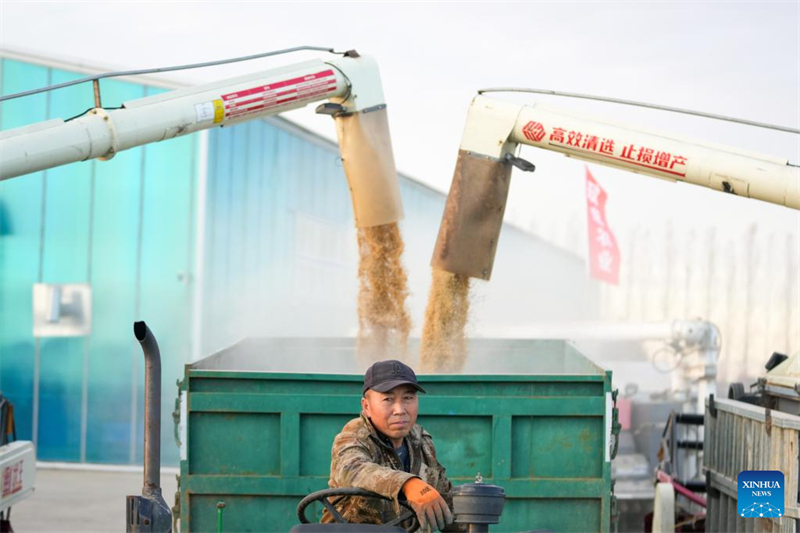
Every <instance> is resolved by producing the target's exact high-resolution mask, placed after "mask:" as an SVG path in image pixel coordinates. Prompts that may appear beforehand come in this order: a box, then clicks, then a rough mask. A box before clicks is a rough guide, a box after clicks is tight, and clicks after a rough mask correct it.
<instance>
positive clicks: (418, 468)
mask: <svg viewBox="0 0 800 533" xmlns="http://www.w3.org/2000/svg"><path fill="white" fill-rule="evenodd" d="M362 392H363V397H362V398H361V409H362V411H361V416H360V417H359V418H356V419H354V420H351V421H350V422H348V423H347V424H346V425H345V426H344V428H343V429H342V432H341V433H339V434H338V435H337V436H336V438H335V439H334V441H333V448H332V449H331V478H330V481H328V486H329V487H330V488H339V487H358V488H361V489H365V490H370V491H372V492H377V493H378V494H381V495H383V496H386V497H388V498H391V499H392V501H391V502H389V501H386V500H380V499H377V498H361V497H348V498H342V499H337V498H334V499H332V501H331V503H333V504H334V505H335V506H336V508H337V510H338V511H339V513H340V514H341V515H342V516H343V517H344V518H345V519H346V520H347V521H348V522H353V523H365V524H383V523H386V522H388V521H391V520H393V519H395V518H397V516H399V515H400V512H401V507H400V503H399V502H400V501H401V500H406V501H407V502H408V503H409V504H410V505H411V507H412V508H413V509H414V511H415V512H416V514H417V518H418V519H419V521H420V525H421V527H422V528H423V529H425V528H426V527H430V528H431V529H432V530H435V529H440V530H443V529H445V527H447V526H448V525H449V524H451V523H452V522H453V515H452V507H453V502H452V499H451V496H450V491H451V490H452V488H453V485H452V484H451V483H450V480H448V479H447V476H446V475H445V469H444V467H443V466H442V465H440V464H439V462H438V461H437V460H436V450H435V449H434V447H433V439H432V438H431V436H430V434H429V433H428V432H427V431H425V430H424V429H422V427H420V426H418V425H416V424H415V422H416V420H417V413H418V411H419V399H418V397H417V393H418V392H421V393H424V392H425V390H424V389H423V388H422V387H420V386H419V383H417V376H416V374H414V371H413V370H411V368H409V367H408V366H406V365H404V364H403V363H401V362H400V361H381V362H378V363H375V364H374V365H372V366H371V367H369V369H367V372H366V374H364V387H363V389H362ZM322 522H324V523H328V522H333V517H332V516H331V515H330V513H328V511H327V510H326V511H325V512H324V514H323V516H322Z"/></svg>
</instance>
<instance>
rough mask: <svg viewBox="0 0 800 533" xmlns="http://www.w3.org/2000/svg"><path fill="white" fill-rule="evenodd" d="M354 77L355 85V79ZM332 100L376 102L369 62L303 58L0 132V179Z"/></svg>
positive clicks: (362, 105) (353, 105) (352, 106)
mask: <svg viewBox="0 0 800 533" xmlns="http://www.w3.org/2000/svg"><path fill="white" fill-rule="evenodd" d="M356 83H358V86H357V87H356V86H355V84H356ZM324 99H333V100H334V101H336V102H339V103H341V105H343V106H344V108H345V110H346V111H348V112H355V111H363V110H364V109H368V108H369V107H372V106H376V105H380V104H383V103H384V102H383V93H382V91H381V86H380V78H379V76H378V73H377V66H376V64H375V62H374V61H373V60H372V59H371V58H368V57H344V58H341V59H337V60H335V61H331V62H327V63H326V62H322V61H320V60H313V61H307V62H304V63H299V64H297V65H292V66H289V67H283V68H278V69H273V70H269V71H265V72H259V73H256V74H250V75H247V76H240V77H237V78H232V79H229V80H225V81H222V82H216V83H211V84H206V85H202V86H199V87H192V88H187V89H179V90H176V91H171V92H168V93H164V94H159V95H156V96H152V97H148V98H142V99H139V100H134V101H131V102H125V103H124V104H123V107H122V109H115V110H110V111H106V110H103V109H94V110H92V111H90V112H89V113H87V114H86V115H84V116H82V117H79V118H76V119H74V120H70V121H69V122H64V121H63V120H62V119H55V120H50V121H47V122H43V123H39V124H34V125H32V126H26V127H23V128H16V129H13V130H9V131H5V132H2V133H0V180H3V179H8V178H13V177H15V176H20V175H23V174H28V173H31V172H36V171H39V170H44V169H47V168H52V167H55V166H60V165H65V164H68V163H73V162H77V161H86V160H88V159H94V158H101V159H108V158H111V157H113V156H114V154H115V153H117V152H120V151H122V150H127V149H128V148H133V147H136V146H141V145H144V144H147V143H152V142H157V141H162V140H164V139H171V138H173V137H177V136H180V135H186V134H189V133H194V132H196V131H200V130H205V129H209V128H212V127H216V126H233V125H235V124H239V123H242V122H245V121H248V120H252V119H256V118H262V117H265V116H269V115H275V114H278V113H283V112H285V111H289V110H292V109H297V108H300V107H303V106H305V105H307V104H309V103H312V102H316V101H319V100H324Z"/></svg>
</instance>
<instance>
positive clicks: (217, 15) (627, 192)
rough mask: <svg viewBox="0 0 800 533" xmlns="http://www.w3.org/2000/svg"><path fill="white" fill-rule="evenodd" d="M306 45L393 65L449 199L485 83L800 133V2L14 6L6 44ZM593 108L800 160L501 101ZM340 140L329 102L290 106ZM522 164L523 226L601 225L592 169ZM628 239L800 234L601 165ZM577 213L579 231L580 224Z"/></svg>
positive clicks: (394, 86) (385, 71) (389, 72)
mask: <svg viewBox="0 0 800 533" xmlns="http://www.w3.org/2000/svg"><path fill="white" fill-rule="evenodd" d="M298 45H315V46H325V47H332V48H335V49H337V50H346V49H351V48H354V49H356V50H358V51H359V52H360V53H362V54H369V55H372V56H374V57H375V58H376V60H377V61H378V63H379V66H380V69H381V75H382V79H383V84H384V92H385V95H386V101H387V104H388V109H389V117H390V127H391V132H392V138H393V144H394V150H395V159H396V162H397V166H398V169H399V170H400V171H402V172H404V173H407V174H409V175H410V176H412V177H414V178H416V179H418V180H420V181H422V182H424V183H427V184H429V185H430V186H432V187H434V188H436V189H438V190H441V191H447V189H448V188H449V183H450V180H451V178H452V173H453V167H454V164H455V159H456V154H457V149H458V145H459V142H460V139H461V133H462V130H463V126H464V122H465V119H466V111H467V109H468V106H469V103H470V101H471V99H472V97H473V96H474V95H475V93H476V90H477V89H479V88H484V87H496V86H515V87H534V88H541V89H554V90H561V91H570V92H578V93H588V94H596V95H601V96H608V97H614V98H624V99H631V100H637V101H643V102H648V103H656V104H662V105H667V106H674V107H682V108H688V109H695V110H700V111H705V112H709V113H716V114H721V115H729V116H735V117H741V118H746V119H751V120H756V121H762V122H767V123H774V124H781V125H785V126H790V127H794V128H798V127H800V96H799V95H800V2H797V1H793V2H671V3H666V2H528V3H522V2H518V3H504V2H492V3H488V2H476V3H410V2H403V3H393V2H369V3H344V2H324V3H314V2H309V3H305V2H292V3H267V2H234V1H229V2H224V3H222V2H163V1H162V2H114V1H105V2H33V1H27V2H11V1H5V0H4V1H2V2H0V48H2V49H4V50H17V51H25V52H33V53H37V54H40V55H44V56H47V57H52V58H55V59H60V60H65V61H73V62H79V63H83V64H86V65H92V66H100V67H107V68H109V69H137V68H150V67H160V66H167V65H177V64H186V63H193V62H202V61H210V60H216V59H222V58H228V57H237V56H242V55H249V54H254V53H259V52H264V51H269V50H276V49H281V48H287V47H292V46H298ZM311 57H323V58H325V57H326V56H325V55H324V54H318V53H298V54H293V55H291V56H284V57H281V58H279V59H262V60H257V61H254V62H246V63H239V64H236V65H229V66H222V67H214V68H207V69H202V70H196V71H185V72H176V73H169V74H167V75H164V77H165V78H167V79H170V80H174V81H178V82H181V83H203V82H210V81H217V80H220V79H224V78H227V77H232V76H236V75H240V74H245V73H249V72H253V71H254V70H261V69H269V68H272V67H274V66H278V65H283V64H287V63H292V62H297V61H302V60H305V59H309V58H311ZM496 97H497V98H503V99H508V100H514V101H519V102H543V103H547V104H549V105H553V106H556V107H560V108H563V109H568V110H581V111H586V112H589V113H591V114H594V115H597V116H600V117H608V118H613V119H614V120H615V121H618V122H627V123H631V124H635V125H641V126H645V127H647V128H650V129H654V130H659V131H664V132H672V133H677V134H679V135H682V136H684V137H689V138H696V139H703V140H708V141H714V142H719V143H723V144H726V145H730V146H735V147H739V148H745V149H748V150H752V151H755V152H761V153H766V154H771V155H777V156H782V157H785V158H787V159H788V160H789V161H790V162H791V163H794V164H799V163H800V142H798V141H799V138H798V136H797V135H794V134H787V133H779V132H774V131H769V130H762V129H756V128H752V127H746V126H741V125H735V124H730V123H724V122H718V121H711V120H707V119H700V118H695V117H687V116H682V115H675V114H669V113H664V112H656V111H650V110H643V109H637V108H629V107H621V106H616V105H611V104H603V103H596V102H586V101H582V100H572V99H564V98H556V97H545V96H538V95H496ZM287 116H288V118H290V119H291V120H294V121H296V122H298V123H300V124H302V125H303V126H306V127H308V128H309V129H311V130H313V131H315V132H318V133H319V134H321V135H323V136H325V137H328V138H331V139H335V131H334V127H333V121H331V120H330V119H328V118H327V117H321V116H317V115H315V114H314V113H313V109H311V108H309V109H302V110H297V111H292V112H290V113H288V114H287ZM522 156H523V157H524V158H526V159H528V160H530V161H532V162H534V163H535V164H536V165H537V170H536V172H535V173H533V174H523V173H521V172H518V171H515V172H514V175H513V178H512V188H511V193H510V199H509V203H508V208H507V211H506V213H507V214H506V218H507V220H510V221H512V222H514V223H516V224H518V225H520V226H523V227H525V228H529V229H532V230H533V231H535V232H537V233H540V234H542V235H545V236H546V235H548V234H554V233H557V232H558V229H559V228H560V227H561V226H564V225H566V224H568V223H572V224H573V225H574V224H576V223H577V224H584V222H583V220H584V218H582V217H585V215H584V212H585V203H584V202H585V199H584V196H583V185H584V182H583V179H584V177H583V176H584V170H583V168H584V163H582V162H579V161H574V160H570V159H567V158H565V157H563V156H561V155H558V154H554V153H547V152H544V151H541V150H538V149H533V148H527V147H526V148H523V150H522ZM592 172H593V174H594V176H595V178H596V179H597V180H598V181H599V182H600V183H601V184H602V186H603V187H605V188H606V190H607V191H608V194H609V201H608V207H607V209H608V219H609V224H610V225H611V227H612V229H616V230H617V231H618V232H626V231H628V230H629V229H630V228H632V227H636V226H637V225H641V224H645V223H646V224H655V225H658V224H662V223H663V222H665V221H667V220H671V221H672V223H673V224H675V226H676V228H677V229H678V230H680V229H682V228H683V229H686V228H706V227H709V226H715V227H719V228H720V229H721V231H722V232H723V234H724V232H730V233H731V234H732V235H735V234H738V233H740V232H742V231H743V229H744V228H746V227H747V226H748V225H750V224H753V223H757V224H759V225H760V226H761V227H762V228H764V229H765V230H767V231H781V232H783V231H787V232H795V233H797V232H800V215H798V212H797V211H792V210H789V209H786V208H783V207H779V206H773V205H770V204H765V203H762V202H757V201H751V200H746V199H742V198H737V197H732V196H730V195H723V194H720V193H717V192H714V191H709V190H705V189H702V188H700V187H696V186H691V185H685V184H678V185H676V184H673V183H670V182H665V181H661V180H657V179H653V178H647V177H642V176H638V175H634V174H630V173H627V172H624V171H620V170H614V169H610V168H607V167H599V166H593V167H592ZM576 221H577V222H576Z"/></svg>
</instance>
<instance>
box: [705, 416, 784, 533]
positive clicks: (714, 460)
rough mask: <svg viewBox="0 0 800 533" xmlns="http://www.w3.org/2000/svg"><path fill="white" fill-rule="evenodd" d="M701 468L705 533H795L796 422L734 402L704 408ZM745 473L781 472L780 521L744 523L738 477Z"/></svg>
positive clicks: (748, 520) (768, 519)
mask: <svg viewBox="0 0 800 533" xmlns="http://www.w3.org/2000/svg"><path fill="white" fill-rule="evenodd" d="M705 420H706V428H705V441H706V442H705V451H704V458H703V463H704V467H705V470H706V476H707V480H708V518H707V521H706V531H710V532H717V531H720V532H734V531H735V532H739V531H742V532H745V531H746V532H755V533H760V532H766V533H778V532H780V533H797V532H798V531H800V527H798V524H800V504H799V503H798V500H800V496H798V476H799V475H800V455H798V453H800V452H799V451H798V450H800V448H798V440H799V439H800V417H797V416H793V415H790V414H787V413H782V412H779V411H771V410H769V409H764V408H762V407H758V406H755V405H750V404H746V403H742V402H737V401H734V400H714V401H709V402H706V417H705ZM744 470H780V471H781V472H783V474H784V476H785V487H784V492H785V511H784V514H783V516H782V517H780V518H767V517H763V518H743V517H741V516H740V514H739V512H738V505H737V486H738V485H737V477H738V475H739V473H740V472H742V471H744Z"/></svg>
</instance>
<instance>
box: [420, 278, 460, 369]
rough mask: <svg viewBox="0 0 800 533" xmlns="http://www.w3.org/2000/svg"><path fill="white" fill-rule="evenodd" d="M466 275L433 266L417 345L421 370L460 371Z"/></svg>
mask: <svg viewBox="0 0 800 533" xmlns="http://www.w3.org/2000/svg"><path fill="white" fill-rule="evenodd" d="M468 316H469V277H467V276H461V275H458V274H451V273H450V272H445V271H443V270H436V269H433V279H432V282H431V291H430V294H429V295H428V306H427V308H426V309H425V325H424V326H423V328H422V344H421V346H420V372H426V373H438V372H448V373H449V372H459V371H460V370H461V369H462V367H463V366H464V361H465V360H466V358H467V338H466V335H465V332H464V329H465V327H466V325H467V319H468Z"/></svg>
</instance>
